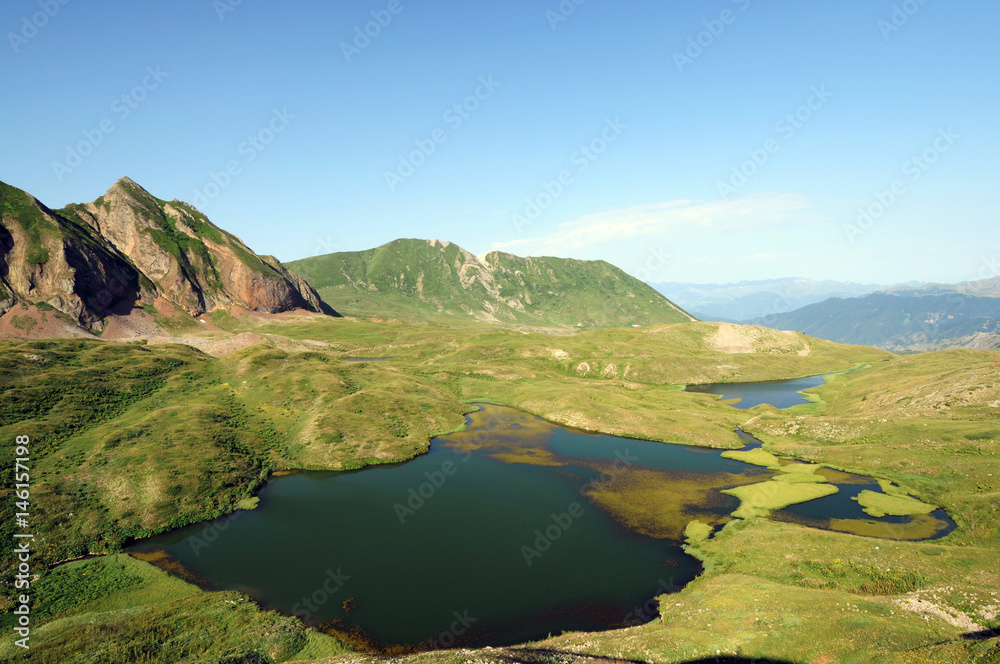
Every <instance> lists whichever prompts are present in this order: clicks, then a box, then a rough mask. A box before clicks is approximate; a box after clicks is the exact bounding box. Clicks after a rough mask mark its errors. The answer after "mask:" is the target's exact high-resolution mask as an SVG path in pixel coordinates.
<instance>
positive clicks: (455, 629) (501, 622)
mask: <svg viewBox="0 0 1000 664" xmlns="http://www.w3.org/2000/svg"><path fill="white" fill-rule="evenodd" d="M467 421H468V422H467V424H468V426H467V428H466V429H465V430H463V431H460V432H456V433H452V434H448V435H445V436H440V437H438V438H436V439H434V441H433V442H432V444H431V448H430V451H429V453H428V454H426V455H423V456H421V457H418V458H416V459H413V460H411V461H408V462H406V463H402V464H395V465H391V466H379V467H373V468H368V469H365V470H360V471H351V472H340V473H336V472H296V473H292V474H287V475H284V476H281V477H273V478H272V479H271V480H270V481H269V482H268V484H267V485H266V486H265V487H264V488H263V489H262V490H261V492H260V493H259V497H260V504H259V506H258V508H257V509H256V510H253V511H248V512H236V513H235V514H233V515H230V516H229V517H224V518H220V519H216V520H215V521H212V522H207V523H203V524H198V525H194V526H189V527H187V528H183V529H180V530H177V531H173V532H171V533H167V534H164V535H161V536H157V537H154V538H150V539H147V540H143V541H140V542H138V543H136V544H135V545H133V546H132V547H130V548H129V552H130V553H131V554H132V555H135V556H136V557H139V558H142V559H144V560H149V561H150V562H154V563H156V564H158V565H160V566H162V567H164V568H165V569H167V570H169V571H171V572H173V573H175V574H178V575H180V576H182V577H185V578H188V579H190V580H194V581H196V582H198V583H199V584H200V585H202V586H203V587H205V588H208V589H227V590H238V591H241V592H245V593H246V594H248V595H250V596H251V597H253V598H254V599H255V600H256V601H258V602H259V603H260V604H261V605H262V606H264V607H265V608H268V609H275V610H278V611H281V612H284V613H287V614H294V615H298V616H299V617H300V618H302V619H303V620H304V621H305V622H307V623H308V624H312V625H315V626H317V627H319V628H321V629H323V630H324V631H327V632H329V633H332V634H334V635H336V636H338V637H339V638H341V639H342V640H344V641H345V642H347V643H349V644H350V645H352V646H354V647H355V648H359V649H363V650H368V651H377V652H404V651H412V650H419V649H426V648H440V647H449V646H453V645H461V646H469V647H474V646H484V645H506V644H514V643H521V642H524V641H529V640H536V639H540V638H544V637H546V636H547V635H548V634H550V633H551V634H558V633H560V632H561V631H564V630H574V631H576V630H587V631H593V630H601V629H609V628H616V627H624V626H627V625H634V624H639V623H642V622H646V621H648V620H651V619H653V618H655V617H657V615H658V606H657V603H656V602H655V601H651V598H653V597H655V596H657V595H661V594H663V593H665V592H671V591H676V590H679V589H680V588H682V587H683V586H684V585H685V584H687V583H688V582H690V581H691V580H692V579H694V577H695V576H697V575H698V573H699V572H700V571H701V565H700V563H699V562H698V561H697V560H696V559H695V558H693V557H691V556H689V555H687V554H686V553H684V551H683V550H682V548H681V545H682V542H683V540H684V532H685V528H686V527H687V525H688V524H689V523H690V522H691V521H693V520H699V521H701V522H703V523H706V524H708V525H711V526H713V527H718V526H721V525H723V524H725V523H726V522H728V521H730V520H732V518H733V517H731V516H730V515H731V513H732V512H734V511H735V510H737V509H738V508H739V507H740V500H739V499H737V498H736V497H734V496H731V495H727V494H725V493H723V491H724V490H726V489H731V488H734V487H740V486H743V485H750V484H758V483H761V482H767V481H768V480H770V479H771V478H772V477H774V476H775V475H776V472H775V471H774V470H773V469H767V468H764V467H760V466H755V465H750V464H747V463H743V462H742V461H737V460H733V459H727V458H723V457H722V456H721V450H713V449H706V448H696V447H687V446H682V445H671V444H664V443H655V442H649V441H642V440H632V439H625V438H619V437H615V436H607V435H598V434H591V433H587V432H582V431H576V430H571V429H568V428H564V427H560V426H558V425H555V424H552V423H550V422H547V421H545V420H542V419H540V418H538V417H535V416H533V415H530V414H527V413H524V412H521V411H518V410H516V409H513V408H508V407H503V406H495V405H488V404H483V405H482V406H481V407H480V410H478V411H476V412H474V413H471V414H470V415H469V416H468V417H467ZM734 437H735V434H734ZM740 437H741V438H743V439H744V441H748V442H749V443H750V444H749V445H747V447H746V448H745V449H753V448H754V447H757V446H758V445H757V444H756V443H755V441H754V439H753V438H752V436H749V435H748V434H745V433H743V432H740ZM826 470H828V469H821V470H818V471H816V472H817V473H819V472H823V471H826ZM831 472H832V473H833V474H832V475H831V477H830V479H829V482H830V483H832V484H836V485H838V486H839V484H841V483H842V484H844V486H851V485H852V483H853V484H854V485H857V486H859V487H861V486H864V487H868V486H869V485H870V484H871V482H872V480H869V479H868V478H860V479H858V478H857V476H849V475H847V474H846V473H840V474H839V475H837V474H836V471H831ZM859 482H860V483H861V484H859ZM830 498H833V499H837V498H838V495H833V496H827V497H825V498H820V499H817V500H813V501H810V502H808V503H802V504H800V505H797V506H793V507H799V508H804V507H805V506H807V505H820V503H821V502H822V501H824V500H828V499H830ZM788 509H791V508H788ZM788 509H784V510H780V511H778V512H774V515H773V516H775V517H776V518H778V520H788V521H798V522H801V523H805V524H806V525H812V526H815V527H833V526H836V525H837V524H840V525H841V526H843V525H844V524H845V523H846V524H852V523H858V524H862V523H867V524H869V525H870V527H871V528H873V529H875V528H879V527H881V528H883V529H882V530H878V531H877V532H878V533H885V536H890V537H896V538H899V539H914V538H917V537H920V538H923V537H932V536H940V535H941V534H943V533H944V532H945V531H947V530H950V528H952V527H953V524H951V525H949V524H950V520H948V521H947V522H945V521H943V520H940V519H939V518H938V517H941V516H943V518H944V519H947V516H946V515H943V512H940V510H939V511H938V512H940V514H939V513H937V512H936V513H935V514H934V515H930V516H927V517H924V522H922V526H921V527H922V528H923V530H920V531H919V532H918V531H914V532H913V533H911V532H909V531H908V530H907V529H908V527H909V526H908V524H909V523H910V521H908V520H907V519H909V517H907V518H903V519H896V520H892V519H872V518H871V517H868V516H867V515H865V514H863V513H862V511H861V508H860V507H859V506H858V504H857V503H856V502H853V501H851V500H850V499H849V497H848V498H846V503H845V502H844V499H841V500H837V501H834V502H831V503H830V509H831V510H832V512H831V513H826V512H824V510H823V509H818V510H817V509H812V510H808V511H807V512H806V513H802V514H798V513H793V512H788ZM786 512H788V513H787V514H785V513H786ZM779 515H782V516H779ZM880 522H881V524H886V525H888V524H891V525H892V529H885V527H884V525H881V524H880ZM929 523H930V524H931V525H930V526H929V525H928V524H929ZM871 524H874V525H871ZM931 526H933V527H931ZM833 529H841V530H843V529H845V528H836V527H834V528H833ZM847 530H850V528H847ZM873 532H874V531H873Z"/></svg>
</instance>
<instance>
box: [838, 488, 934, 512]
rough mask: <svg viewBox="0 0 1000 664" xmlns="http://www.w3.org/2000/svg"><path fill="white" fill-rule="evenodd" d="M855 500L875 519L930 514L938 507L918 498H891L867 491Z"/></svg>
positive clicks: (900, 496) (901, 496) (897, 496)
mask: <svg viewBox="0 0 1000 664" xmlns="http://www.w3.org/2000/svg"><path fill="white" fill-rule="evenodd" d="M855 500H857V501H858V504H859V505H861V507H862V508H863V509H864V511H865V514H867V515H869V516H874V517H880V516H886V515H890V516H911V515H917V514H930V513H931V512H933V511H934V510H936V509H937V506H935V505H929V504H927V503H925V502H922V501H920V500H917V499H916V498H910V497H909V496H904V495H896V496H890V495H887V494H884V493H876V492H875V491H868V490H867V489H866V490H865V491H862V492H861V493H859V494H858V497H857V498H856V499H855Z"/></svg>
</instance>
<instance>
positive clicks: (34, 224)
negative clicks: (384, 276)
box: [0, 178, 337, 331]
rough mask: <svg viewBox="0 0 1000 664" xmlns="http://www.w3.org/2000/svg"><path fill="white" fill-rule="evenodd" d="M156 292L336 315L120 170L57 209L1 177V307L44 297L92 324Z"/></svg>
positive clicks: (206, 304)
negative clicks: (99, 189)
mask: <svg viewBox="0 0 1000 664" xmlns="http://www.w3.org/2000/svg"><path fill="white" fill-rule="evenodd" d="M157 296H162V297H164V298H166V299H167V300H170V301H171V302H173V303H175V304H177V305H178V306H180V307H181V308H182V309H183V310H184V311H187V312H188V313H189V314H191V315H195V316H197V315H200V314H202V313H205V312H206V311H213V310H216V309H228V308H230V307H232V306H234V305H239V306H242V307H245V308H246V309H249V310H251V311H257V312H262V313H280V312H284V311H291V310H294V309H305V310H309V311H314V312H323V313H327V314H332V315H337V314H336V312H335V311H333V310H332V309H331V308H330V307H328V306H327V305H325V304H324V303H323V301H322V299H321V298H320V297H319V295H318V294H317V293H316V291H315V290H313V289H312V287H311V286H310V285H309V284H308V283H306V281H305V280H304V279H302V278H301V277H300V276H298V275H297V274H295V273H293V272H291V271H289V270H288V269H286V268H285V267H283V266H282V265H281V264H280V263H279V262H278V261H277V260H276V259H274V258H273V257H270V256H268V257H264V258H262V257H260V256H258V255H257V254H255V253H254V252H253V251H251V250H250V249H249V248H248V247H247V246H246V245H245V244H243V242H242V241H240V239H239V238H237V237H236V236H235V235H232V234H230V233H227V232H226V231H223V230H222V229H220V228H219V227H217V226H215V225H214V224H212V223H211V222H210V221H209V220H208V218H207V217H206V216H205V215H204V214H202V213H201V212H199V211H198V210H197V209H196V208H194V207H193V206H191V205H188V204H186V203H183V202H181V201H177V200H174V201H171V202H167V201H162V200H160V199H157V198H156V197H154V196H153V195H151V194H150V193H149V192H147V191H146V190H145V189H143V188H142V187H140V186H139V185H138V184H136V183H135V182H133V181H132V180H130V179H128V178H122V179H121V180H119V181H118V182H116V183H115V185H114V186H113V187H111V189H109V190H108V192H107V193H106V194H105V195H104V196H102V197H100V198H98V199H97V200H96V201H94V202H93V203H88V204H86V205H70V206H67V207H66V208H64V209H62V210H58V211H52V210H50V209H49V208H47V207H45V206H44V205H42V204H41V203H39V202H38V201H37V200H35V199H34V198H33V197H31V196H30V195H28V194H26V193H25V192H23V191H20V190H19V189H16V188H14V187H10V186H8V185H5V184H3V183H0V314H2V313H3V312H4V311H6V309H9V308H10V307H11V306H12V305H13V304H14V302H15V301H17V300H22V301H26V302H45V303H47V304H48V305H50V306H52V307H55V308H56V309H58V310H60V311H62V312H64V313H66V314H67V315H69V316H71V317H72V318H73V319H74V320H76V321H77V322H78V323H79V324H80V325H82V326H83V327H85V328H87V329H90V330H92V331H97V330H100V329H101V321H102V319H103V318H105V317H106V316H107V315H108V314H109V313H110V312H111V311H113V310H116V309H121V308H122V307H125V308H129V305H133V306H134V305H138V304H149V303H152V302H153V300H155V299H156V297H157Z"/></svg>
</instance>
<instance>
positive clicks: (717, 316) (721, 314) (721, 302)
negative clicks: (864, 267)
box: [650, 278, 885, 322]
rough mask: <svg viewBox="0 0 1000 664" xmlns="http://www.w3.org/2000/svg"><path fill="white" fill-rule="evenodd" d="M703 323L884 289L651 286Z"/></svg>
mask: <svg viewBox="0 0 1000 664" xmlns="http://www.w3.org/2000/svg"><path fill="white" fill-rule="evenodd" d="M650 285H651V286H652V287H653V288H655V289H656V290H658V291H660V292H661V293H663V295H664V296H666V297H667V299H669V300H671V301H672V302H675V303H676V304H677V305H678V306H680V307H683V308H684V309H685V310H686V311H688V312H690V313H691V314H692V315H693V316H696V317H698V318H700V319H702V320H716V321H718V320H722V321H731V322H733V321H740V320H747V319H751V318H761V317H765V316H769V315H771V314H779V313H784V312H786V311H793V310H795V309H798V308H800V307H804V306H806V305H808V304H814V303H816V302H822V301H824V300H826V299H828V298H831V297H854V296H858V295H866V294H868V293H872V292H875V291H878V290H881V289H883V288H885V287H884V286H880V285H877V284H860V283H854V282H848V281H814V280H811V279H800V278H785V279H767V280H764V281H741V282H739V283H734V284H695V283H687V282H666V283H656V284H650Z"/></svg>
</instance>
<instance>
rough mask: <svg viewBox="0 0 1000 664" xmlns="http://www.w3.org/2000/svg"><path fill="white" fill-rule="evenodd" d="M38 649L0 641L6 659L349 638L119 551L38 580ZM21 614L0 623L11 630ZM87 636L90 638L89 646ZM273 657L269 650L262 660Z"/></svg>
mask: <svg viewBox="0 0 1000 664" xmlns="http://www.w3.org/2000/svg"><path fill="white" fill-rule="evenodd" d="M35 593H36V594H37V595H38V596H39V597H42V598H44V600H43V603H42V604H40V605H39V606H37V607H36V608H35V611H34V612H33V619H34V621H35V624H36V625H37V624H39V623H42V624H41V626H40V627H36V628H34V629H33V631H32V635H31V639H32V640H31V648H30V649H29V650H23V649H21V648H18V647H16V646H14V644H13V639H12V638H10V639H4V640H3V641H2V642H0V660H4V661H11V662H25V663H26V664H27V663H29V662H30V663H34V664H64V663H65V662H70V661H72V662H75V663H76V664H139V663H142V662H157V663H170V664H173V663H174V662H192V661H198V662H205V663H208V662H213V663H214V662H227V663H228V664H237V663H239V662H245V663H246V664H255V663H257V662H268V661H276V662H282V661H285V660H288V659H292V658H299V657H300V656H310V657H316V656H324V655H335V654H337V653H339V652H343V651H344V649H343V647H342V646H341V645H340V644H339V643H337V642H336V641H335V640H334V639H332V638H330V637H327V636H325V635H322V634H318V633H317V632H315V631H313V630H308V629H306V628H304V627H303V626H302V624H301V623H300V622H299V621H298V620H297V619H295V618H289V617H286V616H281V615H279V614H277V613H274V612H271V611H260V610H259V609H258V608H257V606H256V605H255V604H254V603H253V602H251V601H250V600H249V599H248V598H247V597H245V596H243V595H241V594H239V593H234V592H219V593H205V592H202V591H201V590H199V589H198V588H197V587H195V586H192V585H190V584H188V583H186V582H184V581H181V580H179V579H176V578H174V577H171V576H169V575H168V574H167V573H166V572H163V571H161V570H160V569H158V568H156V567H153V566H152V565H148V564H146V563H143V562H140V561H138V560H135V559H133V558H130V557H129V556H126V555H123V554H118V555H113V556H108V557H105V558H100V559H93V560H87V561H80V562H74V563H69V564H66V565H63V566H61V567H59V568H57V569H56V570H54V571H53V572H51V573H50V574H48V575H47V576H46V578H45V579H44V580H43V581H42V582H40V583H39V584H37V587H36V589H35ZM12 618H13V616H12V615H10V614H8V615H7V616H5V617H4V618H3V619H2V620H0V624H2V626H3V630H4V632H10V630H11V625H12V620H11V619H12ZM82 644H86V646H84V647H81V645H82ZM262 656H263V657H267V659H263V658H262Z"/></svg>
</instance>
